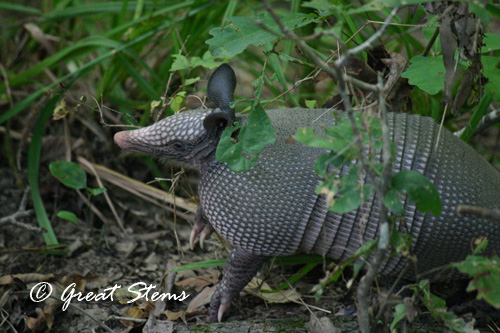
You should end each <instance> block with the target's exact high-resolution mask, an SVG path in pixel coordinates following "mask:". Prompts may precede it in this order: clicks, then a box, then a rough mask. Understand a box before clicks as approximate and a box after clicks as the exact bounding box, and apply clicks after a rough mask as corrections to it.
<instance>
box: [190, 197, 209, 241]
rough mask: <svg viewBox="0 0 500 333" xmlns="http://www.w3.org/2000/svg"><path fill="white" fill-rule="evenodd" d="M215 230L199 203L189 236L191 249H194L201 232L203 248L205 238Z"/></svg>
mask: <svg viewBox="0 0 500 333" xmlns="http://www.w3.org/2000/svg"><path fill="white" fill-rule="evenodd" d="M213 232H214V228H213V227H212V225H211V224H210V222H208V220H207V219H206V217H205V216H204V215H203V208H202V207H201V205H199V206H198V210H197V211H196V217H195V218H194V226H193V229H192V230H191V235H190V236H189V246H190V247H191V250H193V249H194V245H195V239H196V237H197V236H198V235H199V234H201V236H200V247H201V248H202V249H203V242H204V241H205V238H207V237H208V236H209V235H210V234H212V233H213Z"/></svg>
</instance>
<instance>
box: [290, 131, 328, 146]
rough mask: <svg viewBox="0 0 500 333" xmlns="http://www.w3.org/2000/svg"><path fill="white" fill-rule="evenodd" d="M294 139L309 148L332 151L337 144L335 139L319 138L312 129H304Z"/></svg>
mask: <svg viewBox="0 0 500 333" xmlns="http://www.w3.org/2000/svg"><path fill="white" fill-rule="evenodd" d="M293 138H294V139H295V140H297V141H299V142H300V143H303V144H305V145H306V146H309V147H314V148H323V149H332V148H333V147H334V145H335V144H336V142H335V140H334V138H332V137H324V136H317V135H316V134H315V133H314V130H313V129H312V128H308V127H302V128H299V129H298V130H297V134H295V135H294V136H293Z"/></svg>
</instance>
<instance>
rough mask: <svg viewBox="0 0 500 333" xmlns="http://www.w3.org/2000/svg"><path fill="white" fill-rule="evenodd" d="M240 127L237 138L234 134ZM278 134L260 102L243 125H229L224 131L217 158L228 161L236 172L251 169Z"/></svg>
mask: <svg viewBox="0 0 500 333" xmlns="http://www.w3.org/2000/svg"><path fill="white" fill-rule="evenodd" d="M238 129H239V134H238V137H237V139H236V140H235V139H233V138H232V137H231V136H232V134H233V133H234V132H235V131H236V130H238ZM275 140H276V135H275V133H274V127H273V125H272V123H271V120H270V119H269V117H268V116H267V114H266V111H264V109H263V108H262V106H261V105H260V104H257V106H256V107H255V109H254V110H253V111H252V112H251V113H250V115H249V116H248V120H247V123H246V124H245V125H243V126H241V127H229V128H226V129H225V130H224V132H222V136H221V139H220V141H219V145H218V147H217V152H216V158H217V160H218V161H221V162H226V163H227V164H228V165H229V167H230V168H231V170H233V171H234V172H242V171H246V170H249V169H250V168H251V167H252V166H253V165H254V164H255V162H257V158H258V157H259V154H260V152H261V151H262V149H263V148H264V147H265V146H267V145H268V144H272V143H274V141H275Z"/></svg>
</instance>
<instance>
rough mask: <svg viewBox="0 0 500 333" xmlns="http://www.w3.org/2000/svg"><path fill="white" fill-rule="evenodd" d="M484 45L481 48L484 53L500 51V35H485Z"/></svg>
mask: <svg viewBox="0 0 500 333" xmlns="http://www.w3.org/2000/svg"><path fill="white" fill-rule="evenodd" d="M483 43H484V45H483V46H482V47H481V52H482V53H485V52H491V51H496V50H500V35H498V34H494V33H491V32H487V33H485V37H484V39H483ZM497 61H498V58H497Z"/></svg>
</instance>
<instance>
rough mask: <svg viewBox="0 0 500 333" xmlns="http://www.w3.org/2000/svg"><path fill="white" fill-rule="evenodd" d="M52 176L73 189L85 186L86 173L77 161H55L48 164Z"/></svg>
mask: <svg viewBox="0 0 500 333" xmlns="http://www.w3.org/2000/svg"><path fill="white" fill-rule="evenodd" d="M49 170H50V173H51V174H52V176H54V177H56V178H57V179H59V181H60V182H61V183H63V184H64V185H66V186H67V187H70V188H72V189H75V190H81V189H84V188H86V187H87V174H86V173H85V171H83V170H82V168H80V166H79V165H78V164H77V163H74V162H67V161H56V162H52V163H50V165H49Z"/></svg>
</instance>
